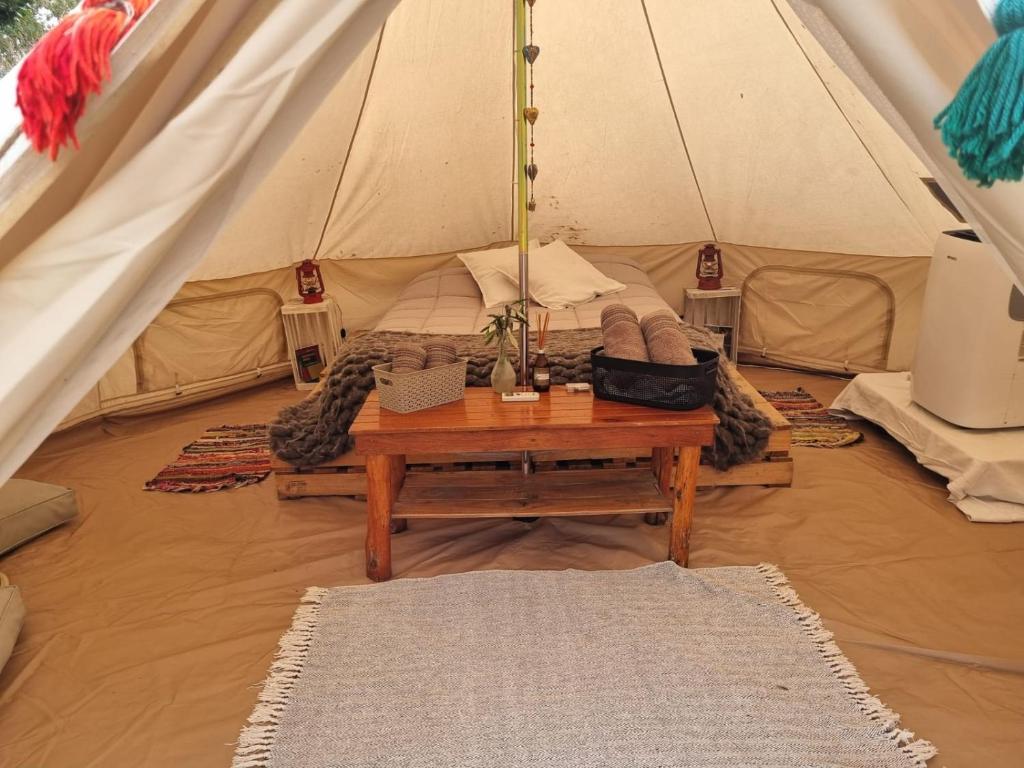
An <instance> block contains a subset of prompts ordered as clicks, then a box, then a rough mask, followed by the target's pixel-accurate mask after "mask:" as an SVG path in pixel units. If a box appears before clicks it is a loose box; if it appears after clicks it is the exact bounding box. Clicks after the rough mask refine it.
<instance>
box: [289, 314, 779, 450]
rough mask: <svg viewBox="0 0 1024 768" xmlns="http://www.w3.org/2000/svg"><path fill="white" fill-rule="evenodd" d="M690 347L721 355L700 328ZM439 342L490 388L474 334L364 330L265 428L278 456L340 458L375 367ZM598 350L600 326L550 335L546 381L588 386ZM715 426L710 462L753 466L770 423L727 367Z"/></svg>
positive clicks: (488, 351) (490, 353)
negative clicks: (402, 346) (402, 347)
mask: <svg viewBox="0 0 1024 768" xmlns="http://www.w3.org/2000/svg"><path fill="white" fill-rule="evenodd" d="M683 327H684V330H685V331H686V333H687V335H688V336H689V338H690V342H691V343H692V344H693V345H694V346H699V347H704V348H707V349H715V348H718V349H719V350H720V349H721V347H720V346H719V345H718V342H716V341H715V340H714V338H713V337H712V336H711V335H710V334H709V333H708V332H707V331H705V330H704V329H702V328H694V327H693V326H689V325H684V326H683ZM439 339H444V340H447V341H451V342H452V343H454V344H455V346H456V349H457V350H458V354H459V356H460V357H465V358H466V359H467V360H468V364H467V366H466V386H470V387H480V386H490V376H491V369H492V368H493V367H494V361H495V357H496V354H497V353H496V350H495V348H494V347H492V346H487V345H485V344H484V341H483V337H482V336H480V335H479V334H474V335H470V336H464V335H458V336H440V335H426V334H412V333H396V332H393V331H368V332H364V333H362V334H359V335H356V336H350V337H349V340H348V341H347V342H346V344H345V346H344V348H343V349H342V350H341V352H340V353H339V354H338V357H337V358H336V359H335V361H334V363H333V364H332V366H331V371H330V374H329V375H328V377H327V380H326V382H325V384H324V386H323V387H322V388H321V389H320V390H319V391H316V392H314V393H313V394H312V395H310V396H309V397H308V398H306V399H305V400H303V401H302V402H300V403H297V404H296V405H292V406H288V407H287V408H284V409H282V411H281V413H280V414H279V415H278V418H277V421H275V422H274V423H273V424H271V425H270V441H271V447H272V448H273V450H274V452H275V453H276V454H277V456H278V457H279V458H281V459H284V460H285V461H287V462H289V463H291V464H294V465H295V466H299V467H308V466H315V465H317V464H322V463H323V462H325V461H330V460H331V459H333V458H335V457H336V456H340V455H341V454H342V453H344V452H345V451H346V450H348V449H349V448H350V447H351V440H350V439H349V435H348V428H349V427H350V426H351V424H352V421H353V419H355V417H356V414H357V413H358V412H359V407H360V406H361V405H362V404H363V401H364V400H365V399H366V396H367V394H369V392H370V390H371V389H373V386H374V380H373V366H375V365H379V364H381V363H389V362H391V352H392V350H393V349H394V348H395V345H396V344H398V343H401V342H413V343H416V344H421V345H422V344H424V343H427V342H431V341H437V340H439ZM599 346H601V329H600V328H592V329H584V330H572V331H553V332H551V333H550V334H548V338H547V339H546V341H545V344H544V347H545V352H546V354H547V357H548V361H549V363H550V365H551V382H552V383H553V384H565V383H566V382H569V381H586V382H589V381H590V374H591V371H590V350H591V349H593V348H594V347H599ZM713 406H714V409H715V413H717V414H718V418H719V422H720V423H719V425H718V426H717V427H716V428H715V444H714V446H712V447H711V449H710V450H709V451H707V454H706V455H707V459H708V461H709V462H710V463H712V464H714V465H715V466H716V467H717V468H718V469H728V468H729V467H731V466H733V465H736V464H742V463H744V462H747V461H753V460H754V459H756V458H758V457H759V456H760V455H761V453H762V452H763V451H764V448H765V446H766V445H767V443H768V438H769V436H770V435H771V429H772V428H771V422H770V421H769V420H768V419H767V417H765V415H764V414H762V413H761V412H760V411H759V410H757V408H756V407H755V406H754V404H753V402H752V401H751V400H750V398H749V397H747V395H746V394H744V393H743V392H742V391H740V389H739V388H738V387H737V386H736V383H735V382H734V381H733V379H732V376H731V375H730V374H729V370H728V366H726V365H720V366H719V367H718V391H717V392H716V394H715V400H714V403H713Z"/></svg>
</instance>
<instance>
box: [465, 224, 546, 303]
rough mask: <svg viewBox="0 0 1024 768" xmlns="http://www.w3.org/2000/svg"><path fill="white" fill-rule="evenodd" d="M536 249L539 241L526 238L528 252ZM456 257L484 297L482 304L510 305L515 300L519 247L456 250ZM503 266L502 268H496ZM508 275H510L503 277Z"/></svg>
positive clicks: (517, 287) (517, 298) (517, 281)
mask: <svg viewBox="0 0 1024 768" xmlns="http://www.w3.org/2000/svg"><path fill="white" fill-rule="evenodd" d="M538 248H540V241H539V240H531V241H530V253H533V252H534V251H536V250H537V249H538ZM459 258H460V259H462V263H463V264H465V265H466V268H467V269H468V270H469V271H470V273H471V274H472V275H473V279H474V280H476V284H477V285H478V286H480V293H482V294H483V297H484V306H485V307H496V306H498V305H499V304H510V303H511V302H513V301H518V300H519V246H518V245H510V246H508V247H507V248H492V249H490V250H489V251H473V252H472V253H460V254H459ZM499 266H504V267H506V268H507V269H506V270H499V269H498V267H499ZM506 274H511V275H513V277H511V278H509V277H506V276H505V275H506Z"/></svg>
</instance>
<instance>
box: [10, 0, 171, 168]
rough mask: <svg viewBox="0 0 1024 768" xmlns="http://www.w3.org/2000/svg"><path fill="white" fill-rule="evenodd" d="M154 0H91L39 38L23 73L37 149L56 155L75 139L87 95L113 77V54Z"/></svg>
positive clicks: (29, 129)
mask: <svg viewBox="0 0 1024 768" xmlns="http://www.w3.org/2000/svg"><path fill="white" fill-rule="evenodd" d="M152 3H153V0H85V2H84V3H83V4H82V8H81V9H80V10H77V11H73V12H72V13H69V14H68V15H67V16H65V17H64V18H63V19H61V21H60V23H59V24H57V26H56V27H54V28H53V29H51V30H50V31H49V32H47V33H46V34H45V35H43V37H42V39H40V40H39V42H38V43H36V45H35V47H34V48H33V49H32V51H31V52H30V53H29V54H28V56H26V57H25V61H24V62H22V65H21V71H19V72H18V108H19V109H20V110H21V114H22V117H23V118H24V119H23V122H22V130H23V131H24V132H25V135H26V136H27V137H28V138H29V140H30V141H31V142H32V146H33V147H34V148H35V150H36V151H37V152H45V151H49V154H50V159H51V160H56V159H57V154H58V153H59V152H60V148H61V147H63V146H65V145H66V144H67V143H68V141H70V142H71V143H72V144H73V145H74V146H75V149H77V148H78V137H77V136H76V135H75V125H76V124H77V123H78V120H79V118H81V116H82V113H83V112H84V111H85V100H86V98H87V97H88V96H89V94H91V93H99V92H100V89H101V87H102V84H103V83H104V81H106V80H108V79H109V78H110V54H111V52H112V51H113V50H114V47H115V46H116V45H117V43H118V41H120V39H121V38H122V37H124V35H125V34H127V32H128V30H129V29H131V28H132V27H133V26H134V25H135V23H136V22H137V21H138V20H139V17H140V16H142V14H143V13H145V12H146V10H147V9H148V8H149V6H150V5H152Z"/></svg>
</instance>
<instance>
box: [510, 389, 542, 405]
mask: <svg viewBox="0 0 1024 768" xmlns="http://www.w3.org/2000/svg"><path fill="white" fill-rule="evenodd" d="M538 400H540V392H503V393H502V394H501V402H503V403H536V402H537V401H538Z"/></svg>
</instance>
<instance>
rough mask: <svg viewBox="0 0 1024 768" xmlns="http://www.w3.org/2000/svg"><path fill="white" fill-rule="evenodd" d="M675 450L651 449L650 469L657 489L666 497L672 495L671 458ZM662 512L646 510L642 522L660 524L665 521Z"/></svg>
mask: <svg viewBox="0 0 1024 768" xmlns="http://www.w3.org/2000/svg"><path fill="white" fill-rule="evenodd" d="M674 453H675V450H674V449H672V448H652V449H651V471H653V472H654V477H655V478H656V479H657V481H658V490H660V491H661V495H662V496H664V497H665V498H666V499H667V498H671V497H672V459H673V454H674ZM665 517H666V515H665V513H664V512H648V513H647V514H645V515H644V522H645V523H647V524H648V525H661V524H662V523H664V522H665Z"/></svg>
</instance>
